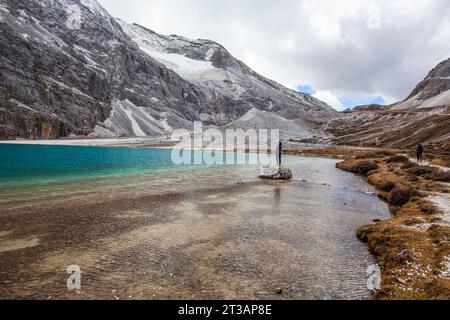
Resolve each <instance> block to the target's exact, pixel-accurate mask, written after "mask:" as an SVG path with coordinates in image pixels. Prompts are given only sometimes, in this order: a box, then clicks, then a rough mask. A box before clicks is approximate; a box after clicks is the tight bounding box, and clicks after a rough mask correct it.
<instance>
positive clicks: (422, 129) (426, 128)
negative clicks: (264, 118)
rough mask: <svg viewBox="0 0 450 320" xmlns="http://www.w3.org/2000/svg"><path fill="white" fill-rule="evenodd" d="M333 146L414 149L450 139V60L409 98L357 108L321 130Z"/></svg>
mask: <svg viewBox="0 0 450 320" xmlns="http://www.w3.org/2000/svg"><path fill="white" fill-rule="evenodd" d="M322 132H324V133H325V135H326V139H325V140H326V141H328V142H332V143H334V144H348V145H358V146H382V147H411V146H414V145H415V144H416V143H417V142H424V143H428V145H430V143H431V144H432V145H434V144H438V145H439V144H440V142H442V141H445V140H448V139H450V59H448V60H446V61H444V62H442V63H440V64H439V65H438V66H437V67H436V68H434V69H433V70H432V71H431V72H430V73H429V74H428V76H427V77H426V78H425V79H424V80H423V81H421V82H420V83H419V84H418V85H417V86H416V88H415V89H414V90H413V91H412V92H411V94H410V95H409V96H408V98H407V99H405V100H404V101H401V102H398V103H395V104H393V105H390V106H386V107H381V106H378V107H377V106H371V107H362V108H355V109H354V110H353V111H351V112H347V113H345V114H343V115H341V116H340V117H338V118H336V119H333V120H331V121H329V122H328V123H327V125H325V126H324V127H322Z"/></svg>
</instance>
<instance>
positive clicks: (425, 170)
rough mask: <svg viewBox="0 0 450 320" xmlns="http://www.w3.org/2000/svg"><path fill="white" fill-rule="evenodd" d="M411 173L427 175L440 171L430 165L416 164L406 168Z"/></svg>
mask: <svg viewBox="0 0 450 320" xmlns="http://www.w3.org/2000/svg"><path fill="white" fill-rule="evenodd" d="M406 171H407V172H408V173H409V174H410V175H414V176H420V177H422V176H425V175H429V174H433V173H436V172H438V171H439V169H436V168H433V167H428V166H414V167H411V168H409V169H408V170H406Z"/></svg>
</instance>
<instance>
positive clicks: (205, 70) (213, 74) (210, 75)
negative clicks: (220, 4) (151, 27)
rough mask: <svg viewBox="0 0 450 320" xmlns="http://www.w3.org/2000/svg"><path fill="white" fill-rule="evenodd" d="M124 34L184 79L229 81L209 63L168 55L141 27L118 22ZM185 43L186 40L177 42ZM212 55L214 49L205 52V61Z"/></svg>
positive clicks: (220, 70)
mask: <svg viewBox="0 0 450 320" xmlns="http://www.w3.org/2000/svg"><path fill="white" fill-rule="evenodd" d="M118 22H119V24H120V25H121V27H122V29H123V30H124V32H125V33H126V34H127V36H129V37H130V38H131V39H132V40H133V41H134V42H135V43H136V44H137V45H138V46H139V48H140V49H141V50H142V51H144V52H145V53H147V54H148V55H149V56H151V57H152V58H154V59H156V60H158V61H159V62H161V63H162V64H164V65H165V66H166V67H167V68H169V69H171V70H173V71H175V72H176V73H178V74H179V75H180V76H182V77H183V78H184V79H186V80H189V81H194V82H204V81H211V80H213V81H225V80H228V81H231V80H232V79H231V75H230V74H229V73H228V72H227V71H225V70H223V69H219V68H215V67H214V66H213V65H212V62H211V61H201V60H195V59H191V58H189V57H186V56H184V55H182V54H177V53H169V52H166V51H164V46H163V44H162V43H161V41H158V39H157V37H152V36H150V34H149V33H148V32H146V31H144V30H143V29H142V28H141V27H139V26H136V25H130V24H127V23H125V22H123V21H121V20H118ZM178 41H183V42H186V40H178ZM213 54H214V49H212V48H211V49H209V51H208V52H207V54H206V56H207V60H210V59H211V57H212V55H213Z"/></svg>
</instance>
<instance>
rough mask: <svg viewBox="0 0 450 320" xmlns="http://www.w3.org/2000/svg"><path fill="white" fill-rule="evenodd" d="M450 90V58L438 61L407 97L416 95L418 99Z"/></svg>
mask: <svg viewBox="0 0 450 320" xmlns="http://www.w3.org/2000/svg"><path fill="white" fill-rule="evenodd" d="M447 90H450V59H447V60H445V61H442V62H441V63H439V64H438V65H437V66H436V67H435V68H434V69H433V70H431V71H430V73H429V74H428V75H427V77H426V78H425V79H424V80H422V81H421V82H420V83H419V84H418V85H417V86H416V87H415V88H414V90H413V91H412V92H411V94H410V95H409V97H408V98H407V99H410V98H412V97H414V96H417V95H418V98H419V99H420V100H426V99H430V98H432V97H435V96H437V95H439V94H440V93H442V92H444V91H447Z"/></svg>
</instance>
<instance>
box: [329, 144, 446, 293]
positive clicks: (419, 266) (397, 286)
mask: <svg viewBox="0 0 450 320" xmlns="http://www.w3.org/2000/svg"><path fill="white" fill-rule="evenodd" d="M436 159H442V158H441V157H436ZM337 167H338V168H340V169H342V170H346V171H350V172H354V173H356V174H360V175H362V176H365V177H366V178H367V181H368V182H369V183H370V184H372V185H374V186H375V187H376V188H377V190H378V196H379V197H380V198H381V199H382V200H384V201H386V202H387V203H388V204H389V208H390V210H391V212H392V218H391V219H389V220H384V221H376V222H375V223H374V224H371V225H366V226H362V227H360V228H359V229H358V230H357V236H358V238H359V239H360V240H361V241H363V242H365V243H367V245H368V247H369V250H370V252H371V253H372V254H373V255H374V256H375V257H376V259H377V261H378V263H379V265H380V267H381V269H382V287H381V290H379V291H377V292H376V293H375V295H374V297H375V298H377V299H450V274H449V273H448V264H449V262H450V258H449V257H450V227H449V224H448V223H446V222H445V221H443V220H442V213H441V212H440V210H439V209H438V208H437V207H435V206H434V205H433V203H431V202H430V201H429V200H428V199H427V196H428V195H429V194H431V193H434V194H436V193H449V192H450V190H449V188H448V185H446V184H445V182H450V173H448V172H444V171H442V170H440V169H439V168H436V167H430V166H419V165H417V164H415V163H413V162H411V161H410V160H409V158H408V157H406V156H399V155H396V154H395V153H393V152H391V151H372V152H366V153H362V154H359V155H352V156H349V157H347V158H346V160H345V161H344V162H341V163H338V164H337Z"/></svg>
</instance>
